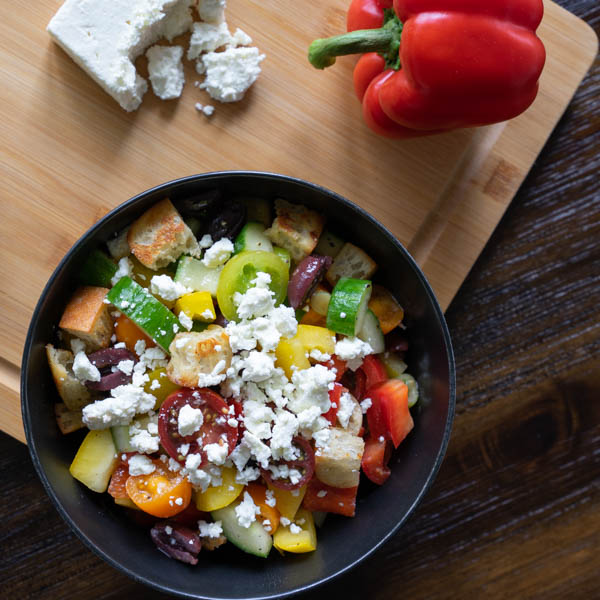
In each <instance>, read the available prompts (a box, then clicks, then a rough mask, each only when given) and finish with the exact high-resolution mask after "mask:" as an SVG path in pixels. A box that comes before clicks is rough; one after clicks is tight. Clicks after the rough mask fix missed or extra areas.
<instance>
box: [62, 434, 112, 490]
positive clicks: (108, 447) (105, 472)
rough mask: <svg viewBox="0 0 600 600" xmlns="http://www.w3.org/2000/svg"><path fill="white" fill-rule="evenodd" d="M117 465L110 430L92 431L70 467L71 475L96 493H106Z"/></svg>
mask: <svg viewBox="0 0 600 600" xmlns="http://www.w3.org/2000/svg"><path fill="white" fill-rule="evenodd" d="M116 464H117V450H116V448H115V443H114V442H113V438H112V434H111V432H110V429H101V430H93V431H90V432H89V433H88V434H87V435H86V436H85V438H84V439H83V442H82V443H81V446H79V450H77V454H76V455H75V458H74V459H73V462H72V463H71V466H70V467H69V473H71V475H72V476H73V477H74V478H75V479H77V480H78V481H81V483H83V485H85V486H87V487H89V488H90V490H93V491H94V492H99V493H101V492H105V491H106V490H107V488H108V482H109V481H110V477H111V475H112V472H113V471H114V470H115V466H116Z"/></svg>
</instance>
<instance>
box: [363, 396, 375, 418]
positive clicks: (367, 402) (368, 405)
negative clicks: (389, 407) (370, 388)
mask: <svg viewBox="0 0 600 600" xmlns="http://www.w3.org/2000/svg"><path fill="white" fill-rule="evenodd" d="M371 406H373V401H372V400H371V398H365V399H364V400H363V401H362V402H361V403H360V408H361V410H362V412H363V415H364V414H365V413H366V412H367V411H368V410H369V409H370V408H371Z"/></svg>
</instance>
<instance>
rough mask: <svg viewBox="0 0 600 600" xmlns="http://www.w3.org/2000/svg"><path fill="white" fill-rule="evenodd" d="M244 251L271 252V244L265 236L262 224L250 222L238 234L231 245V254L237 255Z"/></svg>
mask: <svg viewBox="0 0 600 600" xmlns="http://www.w3.org/2000/svg"><path fill="white" fill-rule="evenodd" d="M244 250H263V251H264V252H273V244H271V240H270V239H269V238H268V237H267V236H266V235H265V226H264V225H263V224H262V223H256V222H252V221H250V222H249V223H246V224H245V225H244V226H243V227H242V230H241V231H240V232H239V233H238V236H237V237H236V238H235V242H234V243H233V253H234V254H239V253H240V252H244Z"/></svg>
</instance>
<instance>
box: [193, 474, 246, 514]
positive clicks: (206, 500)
mask: <svg viewBox="0 0 600 600" xmlns="http://www.w3.org/2000/svg"><path fill="white" fill-rule="evenodd" d="M235 473H236V470H235V469H234V468H233V467H223V469H222V470H221V477H222V478H223V483H222V484H221V485H219V486H216V487H209V488H207V489H206V490H205V491H204V492H199V493H197V494H196V508H197V509H198V510H202V511H205V512H209V511H211V510H218V509H219V508H225V507H226V506H228V505H229V504H231V503H232V502H233V501H234V500H235V499H236V498H237V497H238V496H239V495H240V494H241V493H242V490H243V489H244V486H243V485H241V484H239V483H236V481H235Z"/></svg>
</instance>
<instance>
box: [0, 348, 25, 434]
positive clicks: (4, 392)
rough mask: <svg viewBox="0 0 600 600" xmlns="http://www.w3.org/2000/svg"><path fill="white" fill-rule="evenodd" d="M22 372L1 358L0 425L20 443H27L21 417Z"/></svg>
mask: <svg viewBox="0 0 600 600" xmlns="http://www.w3.org/2000/svg"><path fill="white" fill-rule="evenodd" d="M20 380H21V371H20V369H19V367H17V366H16V365H13V364H12V363H9V362H8V361H7V360H5V359H3V358H0V397H1V398H2V402H0V423H2V430H3V431H4V432H5V433H8V435H11V436H12V437H14V438H15V439H17V440H19V441H20V442H23V443H26V442H25V430H24V429H23V420H22V416H21V395H20V391H19V388H20Z"/></svg>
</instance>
